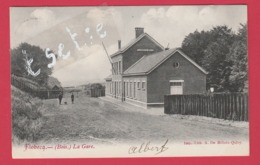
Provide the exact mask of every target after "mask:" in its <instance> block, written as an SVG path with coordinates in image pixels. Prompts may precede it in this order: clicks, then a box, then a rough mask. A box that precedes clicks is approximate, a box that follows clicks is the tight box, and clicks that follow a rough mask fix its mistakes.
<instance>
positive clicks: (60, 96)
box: [59, 93, 63, 105]
mask: <svg viewBox="0 0 260 165" xmlns="http://www.w3.org/2000/svg"><path fill="white" fill-rule="evenodd" d="M62 97H63V96H62V93H60V94H59V103H60V105H61V100H62Z"/></svg>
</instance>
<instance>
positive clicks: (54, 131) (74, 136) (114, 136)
mask: <svg viewBox="0 0 260 165" xmlns="http://www.w3.org/2000/svg"><path fill="white" fill-rule="evenodd" d="M45 104H46V105H47V106H49V107H50V106H53V107H54V108H52V109H55V110H47V111H46V112H44V116H45V119H46V125H45V126H44V128H43V130H42V131H41V137H42V139H41V142H44V143H54V142H79V143H80V142H89V141H91V142H100V143H107V144H110V143H112V144H113V143H124V142H134V141H140V140H141V141H144V140H153V141H157V140H158V141H160V140H165V139H169V140H171V141H176V142H183V141H185V140H245V139H247V138H248V129H247V128H238V127H232V126H228V125H219V124H214V123H209V122H200V121H192V120H186V119H180V118H174V117H172V116H169V115H149V114H145V113H139V112H136V111H135V112H131V111H129V109H128V110H125V109H124V108H123V107H120V106H117V105H114V104H111V103H110V102H107V101H104V100H101V99H98V98H89V97H84V98H76V99H75V104H71V103H70V101H69V99H68V105H58V101H57V100H46V101H45Z"/></svg>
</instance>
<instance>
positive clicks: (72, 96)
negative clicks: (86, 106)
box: [71, 93, 74, 104]
mask: <svg viewBox="0 0 260 165" xmlns="http://www.w3.org/2000/svg"><path fill="white" fill-rule="evenodd" d="M71 102H72V104H73V103H74V94H73V93H72V94H71Z"/></svg>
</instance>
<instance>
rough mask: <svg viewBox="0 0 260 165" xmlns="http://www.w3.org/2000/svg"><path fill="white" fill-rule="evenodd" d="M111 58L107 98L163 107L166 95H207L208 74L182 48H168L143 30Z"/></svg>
mask: <svg viewBox="0 0 260 165" xmlns="http://www.w3.org/2000/svg"><path fill="white" fill-rule="evenodd" d="M135 30H136V38H135V39H134V40H133V41H132V42H130V43H129V44H128V45H127V46H126V47H124V48H121V41H119V42H118V47H119V50H118V51H117V52H116V53H114V54H112V55H111V61H112V75H110V76H109V77H107V78H106V79H105V80H106V96H107V97H113V98H116V99H120V100H122V101H126V102H128V103H133V104H135V105H139V106H142V107H148V106H156V105H163V102H164V100H163V99H164V95H169V94H198V93H205V92H206V74H207V72H206V71H205V70H204V69H203V68H201V67H200V66H199V65H198V64H196V63H195V62H194V61H192V60H191V59H190V58H189V57H188V56H186V55H185V54H184V53H183V52H182V51H181V50H179V49H166V50H165V49H164V48H163V46H161V45H160V44H159V43H158V42H157V41H156V40H154V39H153V38H152V37H151V36H149V35H148V34H146V33H144V29H143V28H136V29H135Z"/></svg>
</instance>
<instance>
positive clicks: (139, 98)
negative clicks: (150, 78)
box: [123, 76, 147, 104]
mask: <svg viewBox="0 0 260 165" xmlns="http://www.w3.org/2000/svg"><path fill="white" fill-rule="evenodd" d="M123 81H124V82H127V83H128V84H129V83H130V82H131V83H132V86H131V87H132V88H131V91H132V96H130V94H127V93H125V100H126V101H128V102H133V103H137V104H138V102H139V103H140V102H143V103H146V102H147V79H146V76H132V77H123ZM134 82H135V88H134V86H133V84H134ZM138 82H145V86H144V89H142V88H141V84H140V88H139V89H138V87H137V84H138ZM127 87H128V89H129V90H128V91H130V87H129V85H128V86H125V88H127ZM134 89H135V97H134V96H133V92H134ZM128 93H129V92H128ZM141 104H142V103H141Z"/></svg>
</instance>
